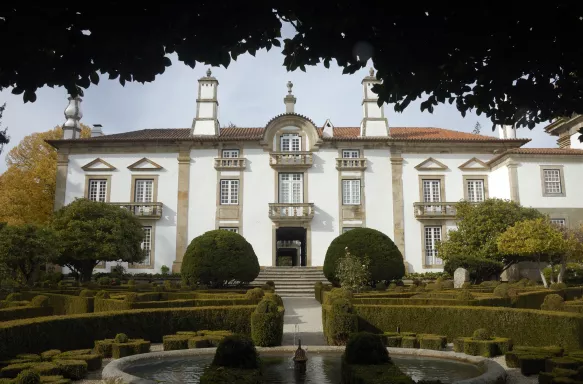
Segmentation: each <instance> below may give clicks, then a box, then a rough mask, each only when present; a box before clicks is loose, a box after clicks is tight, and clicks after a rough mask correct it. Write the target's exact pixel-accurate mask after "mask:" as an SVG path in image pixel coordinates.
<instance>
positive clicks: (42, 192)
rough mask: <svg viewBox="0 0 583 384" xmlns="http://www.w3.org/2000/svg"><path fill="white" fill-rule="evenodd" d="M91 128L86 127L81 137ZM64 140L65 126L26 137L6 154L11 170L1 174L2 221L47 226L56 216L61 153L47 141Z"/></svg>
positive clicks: (13, 223)
mask: <svg viewBox="0 0 583 384" xmlns="http://www.w3.org/2000/svg"><path fill="white" fill-rule="evenodd" d="M90 136H91V128H89V127H88V126H85V125H82V130H81V137H90ZM62 137H63V130H62V128H61V127H55V128H54V129H52V130H50V131H48V132H39V133H33V134H31V135H28V136H26V137H25V138H24V139H22V141H21V142H20V143H18V145H17V146H16V147H14V148H12V149H11V150H10V152H9V153H8V154H7V155H6V164H7V165H8V169H7V170H6V172H4V173H3V174H2V175H0V222H6V223H8V224H10V225H20V224H46V223H47V222H48V221H49V220H50V218H51V217H52V214H53V204H54V200H55V187H56V179H57V151H56V149H55V148H53V147H52V146H50V145H49V144H48V143H47V142H46V141H45V140H57V139H60V138H62Z"/></svg>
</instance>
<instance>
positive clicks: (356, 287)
mask: <svg viewBox="0 0 583 384" xmlns="http://www.w3.org/2000/svg"><path fill="white" fill-rule="evenodd" d="M369 264H370V260H369V258H368V256H366V255H365V256H358V255H354V254H351V253H350V251H349V250H348V248H346V250H345V253H344V256H342V257H340V259H338V262H337V265H336V278H337V279H338V283H339V284H340V286H342V287H344V288H348V289H351V290H353V291H356V292H358V291H360V290H361V288H362V287H364V286H365V285H366V284H367V282H369V281H370V272H369V267H368V266H369Z"/></svg>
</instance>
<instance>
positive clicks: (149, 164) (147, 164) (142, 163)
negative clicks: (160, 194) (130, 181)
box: [128, 157, 162, 171]
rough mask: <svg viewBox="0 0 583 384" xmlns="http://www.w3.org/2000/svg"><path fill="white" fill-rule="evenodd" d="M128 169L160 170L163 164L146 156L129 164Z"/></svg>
mask: <svg viewBox="0 0 583 384" xmlns="http://www.w3.org/2000/svg"><path fill="white" fill-rule="evenodd" d="M128 169H129V170H131V171H159V170H161V169H162V166H160V165H159V164H157V163H155V162H153V161H152V160H150V159H147V158H145V157H144V158H143V159H140V160H138V161H136V162H135V163H133V164H131V165H129V166H128Z"/></svg>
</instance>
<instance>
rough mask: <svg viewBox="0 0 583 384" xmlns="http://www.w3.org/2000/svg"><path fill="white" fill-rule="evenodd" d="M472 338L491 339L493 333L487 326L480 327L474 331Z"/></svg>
mask: <svg viewBox="0 0 583 384" xmlns="http://www.w3.org/2000/svg"><path fill="white" fill-rule="evenodd" d="M472 339H474V340H490V339H492V335H490V332H489V331H488V330H487V329H486V328H478V329H476V330H475V331H474V334H473V335H472Z"/></svg>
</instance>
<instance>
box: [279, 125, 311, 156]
mask: <svg viewBox="0 0 583 384" xmlns="http://www.w3.org/2000/svg"><path fill="white" fill-rule="evenodd" d="M292 128H294V129H292ZM289 134H297V135H298V136H299V138H300V152H303V151H306V148H307V144H308V143H307V141H308V136H307V135H306V132H304V131H303V130H302V129H301V128H298V127H284V128H281V129H280V130H278V131H277V133H276V134H275V137H276V143H275V148H276V150H275V151H274V152H282V150H281V138H282V137H283V135H289Z"/></svg>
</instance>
